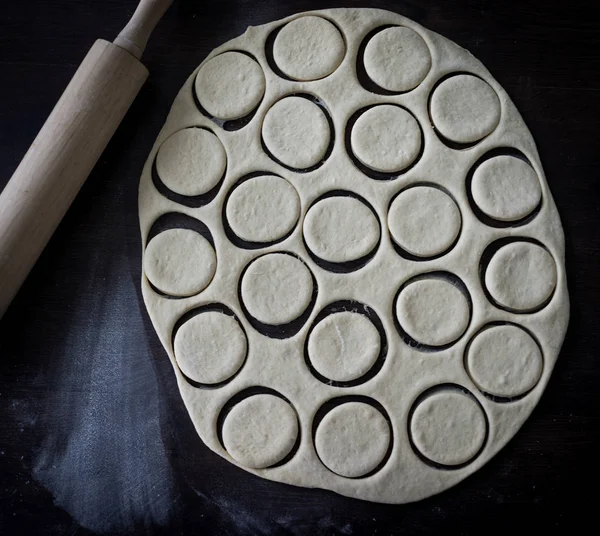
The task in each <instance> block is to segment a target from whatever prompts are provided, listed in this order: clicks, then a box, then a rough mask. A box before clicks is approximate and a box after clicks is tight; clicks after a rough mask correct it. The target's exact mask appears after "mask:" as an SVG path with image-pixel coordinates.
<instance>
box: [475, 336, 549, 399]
mask: <svg viewBox="0 0 600 536" xmlns="http://www.w3.org/2000/svg"><path fill="white" fill-rule="evenodd" d="M543 364H544V362H543V358H542V352H541V351H540V348H539V346H538V345H537V343H536V342H535V340H534V339H533V337H532V336H531V335H529V333H527V332H526V331H525V330H523V329H521V328H519V327H517V326H514V325H496V326H490V327H488V328H486V329H484V330H483V331H481V332H479V333H478V334H477V335H476V336H475V338H474V339H473V340H472V341H471V343H470V345H469V347H468V352H467V360H466V365H467V370H468V372H469V375H470V376H471V378H472V379H473V381H474V382H475V383H476V384H477V387H479V389H481V391H482V392H484V393H486V394H489V395H494V396H499V397H504V398H514V397H519V396H521V395H524V394H525V393H527V392H529V391H530V390H531V389H533V388H534V387H535V386H536V384H537V382H538V381H539V379H540V376H541V375H542V369H543Z"/></svg>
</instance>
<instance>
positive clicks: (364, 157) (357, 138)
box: [350, 104, 422, 173]
mask: <svg viewBox="0 0 600 536" xmlns="http://www.w3.org/2000/svg"><path fill="white" fill-rule="evenodd" d="M350 144H351V146H352V152H353V153H354V156H356V158H358V160H359V161H360V162H361V163H362V164H364V165H365V166H367V167H368V168H370V169H373V170H375V171H380V172H382V173H398V172H400V171H402V170H404V169H406V168H407V167H409V166H410V165H411V164H412V163H413V162H414V161H415V160H416V159H417V157H418V156H419V153H420V151H421V146H422V141H421V128H420V127H419V123H418V122H417V120H416V119H415V118H414V117H413V116H412V114H410V113H409V112H407V111H406V110H404V109H403V108H400V107H399V106H393V105H391V104H382V105H379V106H374V107H373V108H370V109H369V110H367V111H366V112H364V113H363V114H362V115H361V116H360V117H359V118H358V119H357V120H356V123H355V124H354V126H353V127H352V133H351V136H350Z"/></svg>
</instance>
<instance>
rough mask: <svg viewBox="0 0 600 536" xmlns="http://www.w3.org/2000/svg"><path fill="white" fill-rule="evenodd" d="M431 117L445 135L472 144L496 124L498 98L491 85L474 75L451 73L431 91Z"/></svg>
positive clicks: (498, 113)
mask: <svg viewBox="0 0 600 536" xmlns="http://www.w3.org/2000/svg"><path fill="white" fill-rule="evenodd" d="M431 119H432V120H433V124H434V125H435V127H436V128H437V129H438V131H439V132H440V134H441V135H442V136H444V137H445V138H447V139H449V140H451V141H454V142H457V143H475V142H478V141H479V140H481V139H483V138H485V137H486V136H487V135H488V134H490V133H491V132H492V131H493V130H494V129H495V128H496V127H497V126H498V123H499V122H500V100H499V99H498V95H496V92H495V91H494V90H493V89H492V87H491V86H490V85H489V84H488V83H487V82H484V81H483V80H482V79H481V78H478V77H477V76H473V75H470V74H459V75H455V76H451V77H450V78H447V79H446V80H444V81H443V82H442V83H441V84H440V85H439V86H438V87H437V88H436V89H435V90H434V92H433V95H432V97H431Z"/></svg>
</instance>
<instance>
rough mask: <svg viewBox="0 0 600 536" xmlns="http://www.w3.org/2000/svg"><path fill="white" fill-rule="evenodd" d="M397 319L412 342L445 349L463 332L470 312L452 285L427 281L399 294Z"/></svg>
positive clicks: (436, 280) (436, 279) (412, 285)
mask: <svg viewBox="0 0 600 536" xmlns="http://www.w3.org/2000/svg"><path fill="white" fill-rule="evenodd" d="M396 318H397V320H398V323H399V324H400V326H401V327H402V329H403V330H404V331H405V332H406V333H407V334H408V335H409V336H410V337H411V338H412V339H414V340H415V341H417V342H419V343H421V344H426V345H427V346H445V345H446V344H452V343H453V342H455V341H456V340H458V339H459V338H460V337H461V335H462V334H463V333H464V332H465V330H466V329H467V326H468V325H469V321H470V319H471V312H470V307H469V302H468V300H467V298H466V297H465V295H464V294H463V292H462V291H461V290H459V289H458V288H457V287H456V286H454V285H453V284H452V283H451V282H449V281H446V280H445V279H438V278H434V277H426V278H425V279H419V280H417V281H413V282H411V283H409V284H408V285H406V287H404V288H403V289H402V290H401V291H400V294H399V295H398V300H397V302H396Z"/></svg>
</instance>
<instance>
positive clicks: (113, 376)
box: [0, 0, 600, 536]
mask: <svg viewBox="0 0 600 536" xmlns="http://www.w3.org/2000/svg"><path fill="white" fill-rule="evenodd" d="M135 4H136V2H135V1H134V0H28V1H23V0H20V1H17V0H11V1H7V0H4V1H3V2H2V3H1V15H0V188H2V187H3V185H4V184H5V183H6V181H7V180H8V178H9V177H10V176H11V174H12V172H13V170H14V169H15V167H16V166H17V164H18V162H19V161H20V159H21V158H22V156H23V154H24V153H25V151H26V149H27V148H28V146H29V144H30V143H31V141H32V140H33V138H34V137H35V135H36V133H37V131H38V130H39V128H40V126H41V125H42V124H43V122H44V120H45V119H46V117H47V115H48V114H49V112H50V110H51V109H52V107H53V105H54V103H55V102H56V101H57V99H58V97H59V96H60V94H61V92H62V90H63V89H64V87H65V86H66V84H67V83H68V81H69V79H70V78H71V76H72V75H73V73H74V72H75V70H76V68H77V66H78V65H79V63H80V61H81V60H82V58H83V56H84V55H85V53H86V51H87V50H88V49H89V47H90V46H91V44H92V42H93V41H94V39H96V38H100V37H102V38H107V39H110V40H112V39H113V38H114V36H116V35H117V33H118V32H119V30H120V29H121V27H122V26H123V25H124V24H125V22H126V21H127V20H128V18H129V17H130V15H131V14H132V12H133V10H134V8H135ZM589 4H590V3H589V2H584V1H581V2H579V3H577V2H569V3H565V2H556V1H552V0H548V1H546V2H535V1H531V0H514V1H513V0H510V1H508V0H505V1H502V2H482V1H474V0H473V1H466V0H465V1H463V0H437V1H436V0H434V1H424V0H423V1H397V2H392V1H389V2H385V1H379V2H354V1H350V0H345V1H329V2H316V1H313V2H311V1H300V0H288V1H281V2H276V1H273V0H259V1H237V2H236V1H231V0H214V1H192V0H187V1H186V0H175V3H174V5H173V7H172V8H171V9H170V10H169V12H168V13H167V15H166V16H165V18H164V19H163V21H162V22H161V23H160V25H159V26H158V28H157V30H156V32H155V34H154V35H153V37H152V39H151V41H150V44H149V46H148V48H147V50H146V53H145V55H144V59H143V61H144V63H145V65H146V66H147V67H148V68H149V70H150V78H149V80H148V82H147V83H146V85H145V86H144V88H143V89H142V91H141V93H140V95H139V97H138V98H137V100H136V101H135V103H134V104H133V106H132V108H131V110H130V111H129V113H128V114H127V116H126V118H125V120H124V121H123V123H122V125H121V127H120V128H119V130H118V131H117V133H116V135H115V137H114V138H113V140H112V141H111V143H110V145H109V146H108V148H107V149H106V151H105V152H104V154H103V155H102V157H101V158H100V161H99V163H98V165H97V166H96V167H95V169H94V171H93V172H92V174H91V176H90V178H89V179H88V181H87V183H86V184H85V186H84V187H83V189H82V191H81V193H80V195H79V197H78V198H77V199H76V201H75V203H74V204H73V206H72V208H71V209H70V210H69V212H68V214H67V215H66V217H65V219H64V220H63V222H62V223H61V225H60V227H59V228H58V230H57V232H56V234H55V235H54V237H53V238H52V240H51V241H50V243H49V245H48V246H47V248H46V249H45V251H44V253H43V254H42V256H41V258H40V260H39V262H38V263H37V265H36V266H35V268H34V269H33V271H32V273H31V275H30V276H29V278H28V279H27V281H26V283H25V285H24V286H23V288H22V289H21V291H20V293H19V294H18V296H17V298H16V299H15V301H14V302H13V304H12V306H11V307H10V309H9V310H8V312H7V313H6V315H5V317H4V318H3V319H2V320H1V321H0V534H7V535H12V534H19V535H20V534H23V535H35V534H44V535H59V534H61V535H62V534H93V533H108V534H130V533H140V534H141V533H143V534H163V533H164V534H219V535H221V534H223V535H226V534H298V535H304V534H307V535H313V534H315V535H318V534H327V535H330V534H400V533H401V534H440V533H445V534H455V533H460V534H477V535H478V536H479V535H480V534H482V533H486V534H496V533H502V534H507V533H508V534H510V532H515V531H517V533H519V531H521V530H532V531H535V533H540V532H541V531H542V530H546V529H550V528H554V529H557V530H562V531H563V532H566V531H568V533H570V534H575V533H577V530H576V525H577V524H578V523H584V522H586V521H588V520H590V519H593V518H594V517H595V516H596V512H597V510H598V504H597V499H598V492H597V491H594V490H597V485H598V484H597V483H598V479H597V478H598V469H597V467H598V461H597V458H598V456H599V455H600V354H599V353H598V352H599V348H600V335H599V334H600V329H599V326H598V318H599V317H600V261H599V259H600V204H599V203H600V195H599V192H600V175H599V170H600V135H599V128H598V123H599V119H600V25H599V23H598V22H597V17H595V16H594V15H593V11H592V10H591V7H589V8H588V7H587V5H589ZM344 6H346V7H349V6H351V7H357V6H363V7H366V6H370V7H379V8H385V9H390V10H392V11H396V12H398V13H400V14H402V15H405V16H407V17H409V18H411V19H413V20H415V21H416V22H418V23H421V24H423V25H424V26H425V27H427V28H429V29H431V30H433V31H436V32H438V33H441V34H442V35H444V36H445V37H448V38H449V39H451V40H453V41H455V42H456V43H458V44H459V45H461V46H463V47H465V48H467V49H468V50H470V51H471V52H472V53H474V54H475V56H477V57H478V58H479V59H480V60H481V61H482V62H483V64H484V65H485V66H486V67H487V68H488V69H489V70H490V71H491V73H492V75H493V76H494V77H495V78H496V79H497V80H498V81H499V82H500V84H501V85H502V86H503V87H504V88H505V89H506V90H507V91H508V93H509V95H510V96H511V98H512V99H513V101H514V102H515V104H516V106H517V108H518V109H519V110H520V111H521V113H522V115H523V116H524V118H525V121H526V123H527V125H528V126H529V128H530V129H531V131H532V133H533V136H534V138H535V140H536V142H537V144H538V148H539V152H540V155H541V159H542V162H543V165H544V168H545V172H546V175H547V179H548V182H549V184H550V188H551V190H552V193H553V196H554V199H555V201H556V204H557V206H558V210H559V213H560V216H561V219H562V223H563V227H564V230H565V234H566V252H567V253H566V254H567V270H568V276H569V277H568V284H569V293H570V298H571V322H570V326H569V330H568V332H567V336H566V340H565V343H564V346H563V349H562V352H561V355H560V358H559V360H558V363H557V366H556V368H555V371H554V373H553V375H552V378H551V380H550V383H549V385H548V387H547V389H546V391H545V393H544V395H543V397H542V399H541V402H540V403H539V405H538V406H537V408H536V409H535V411H534V412H533V414H532V416H531V417H530V418H529V420H528V421H527V423H526V424H525V425H524V426H523V428H522V429H521V430H520V432H519V433H518V434H517V435H516V436H515V438H514V439H513V440H512V441H511V442H510V443H509V444H508V446H507V447H506V448H504V449H503V450H502V451H501V452H500V453H499V454H498V455H497V456H496V457H495V458H494V459H493V460H492V461H490V462H489V463H488V464H487V465H486V466H485V467H484V468H483V469H481V470H479V471H477V473H476V474H474V475H473V476H471V477H469V478H467V479H466V480H465V481H463V482H462V483H461V484H459V485H458V486H456V487H454V488H452V489H450V490H448V491H445V492H444V493H442V494H440V495H438V496H435V497H432V498H430V499H427V500H425V501H422V502H419V503H415V504H410V505H399V506H389V505H378V504H372V503H367V502H362V501H358V500H353V499H348V498H344V497H341V496H339V495H335V494H334V493H331V492H327V491H321V490H309V489H301V488H297V487H292V486H288V485H284V484H279V483H274V482H268V481H265V480H262V479H260V478H258V477H255V476H253V475H251V474H249V473H246V472H245V471H242V470H241V469H238V468H236V467H234V466H233V465H231V464H229V463H228V462H226V461H225V460H223V459H221V458H220V457H219V456H217V455H216V454H213V453H212V452H210V451H209V449H208V448H206V447H205V446H204V445H203V444H202V442H201V441H200V439H199V438H198V437H197V435H196V433H195V431H194V429H193V426H192V424H191V422H190V420H189V418H188V416H187V413H186V410H185V408H184V406H183V403H182V401H181V400H180V397H179V394H178V390H177V386H176V382H175V376H174V374H173V373H172V370H171V365H170V363H169V361H168V359H167V356H166V354H165V353H164V351H163V349H162V347H161V345H160V343H159V341H158V338H157V336H156V335H155V333H154V331H153V329H152V326H151V324H150V321H149V318H148V315H147V314H146V312H145V308H144V304H143V302H142V298H141V294H140V284H139V281H140V267H141V258H140V253H141V244H140V237H139V231H138V217H137V189H138V180H139V176H140V173H141V170H142V166H143V164H144V162H145V160H146V157H147V154H148V152H149V151H150V148H151V146H152V144H153V142H154V139H155V138H156V136H157V135H158V132H159V130H160V128H161V126H162V123H163V122H164V120H165V118H166V115H167V112H168V110H169V107H170V105H171V103H172V101H173V99H174V98H175V95H176V93H177V91H178V90H179V88H180V86H181V85H182V84H183V82H184V81H185V79H186V78H187V77H188V75H189V74H190V73H191V72H192V70H193V69H194V68H195V67H196V66H197V65H198V64H199V63H200V62H201V61H202V60H203V59H204V58H205V56H206V55H207V54H208V53H209V52H210V51H211V50H212V49H213V48H215V47H216V46H218V45H219V44H221V43H223V42H225V41H227V40H229V39H232V38H233V37H235V36H237V35H239V34H241V33H243V31H244V30H245V28H246V27H247V26H248V25H258V24H263V23H266V22H269V21H271V20H276V19H279V18H282V17H285V16H287V15H291V14H292V13H295V12H298V11H304V10H308V9H316V8H323V7H344ZM567 6H568V7H567ZM590 530H593V529H590Z"/></svg>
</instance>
